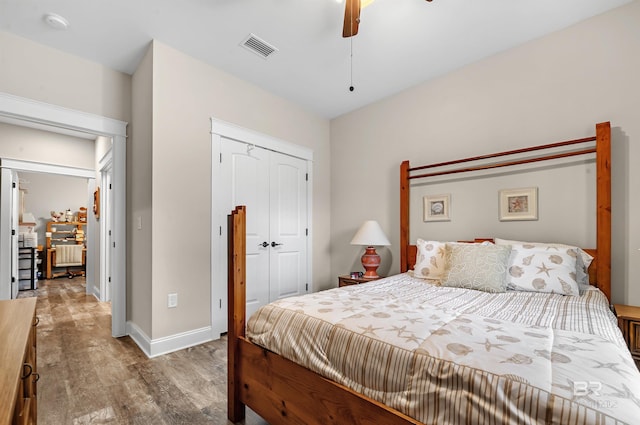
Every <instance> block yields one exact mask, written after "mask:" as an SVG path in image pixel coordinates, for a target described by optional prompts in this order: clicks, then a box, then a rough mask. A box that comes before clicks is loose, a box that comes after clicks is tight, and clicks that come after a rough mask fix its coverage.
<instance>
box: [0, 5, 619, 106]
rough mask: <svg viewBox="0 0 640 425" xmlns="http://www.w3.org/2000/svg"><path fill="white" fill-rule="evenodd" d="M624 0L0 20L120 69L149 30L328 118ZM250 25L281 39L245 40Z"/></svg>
mask: <svg viewBox="0 0 640 425" xmlns="http://www.w3.org/2000/svg"><path fill="white" fill-rule="evenodd" d="M630 1H631V0H535V1H533V0H434V1H433V2H431V3H428V2H426V1H424V0H376V1H375V2H374V3H373V4H372V5H370V6H369V7H367V8H365V9H363V11H362V15H361V24H360V33H359V34H358V35H357V36H355V37H354V38H353V39H344V38H342V36H341V34H342V20H343V14H344V0H343V1H342V2H338V1H337V0H83V1H79V0H47V1H42V0H0V30H3V31H7V32H11V33H14V34H16V35H18V36H21V37H24V38H28V39H31V40H34V41H36V42H38V43H42V44H45V45H49V46H51V47H54V48H56V49H59V50H62V51H66V52H69V53H72V54H75V55H77V56H81V57H83V58H86V59H89V60H91V61H95V62H99V63H101V64H104V65H105V66H107V67H109V68H113V69H116V70H119V71H122V72H126V73H129V74H132V73H133V72H134V71H135V69H136V67H137V65H138V63H139V61H140V59H141V58H142V55H143V54H144V52H145V51H146V49H147V46H148V45H149V42H150V41H151V40H152V39H157V40H159V41H160V42H162V43H164V44H166V45H169V46H172V47H174V48H176V49H178V50H180V51H182V52H184V53H186V54H188V55H190V56H193V57H195V58H198V59H200V60H202V61H204V62H206V63H209V64H211V65H214V66H216V67H218V68H220V69H223V70H226V71H227V72H229V73H231V74H234V75H236V76H238V77H239V78H241V79H243V80H246V81H250V82H252V83H254V84H256V85H258V86H260V87H263V88H264V89H266V90H268V91H270V92H273V93H275V94H277V95H280V96H282V97H284V98H287V99H290V100H292V101H294V102H296V103H298V104H300V105H302V106H304V107H306V108H307V109H309V110H312V111H315V112H317V113H319V114H321V115H322V116H325V117H327V118H333V117H336V116H339V115H341V114H344V113H346V112H349V111H352V110H354V109H357V108H359V107H361V106H364V105H366V104H368V103H371V102H373V101H376V100H379V99H381V98H384V97H387V96H389V95H392V94H394V93H397V92H399V91H401V90H403V89H405V88H408V87H411V86H413V85H416V84H418V83H420V82H423V81H425V80H429V79H432V78H435V77H437V76H439V75H442V74H445V73H447V72H450V71H452V70H454V69H456V68H460V67H462V66H464V65H465V64H468V63H471V62H474V61H477V60H479V59H481V58H484V57H487V56H489V55H492V54H495V53H497V52H500V51H502V50H505V49H508V48H511V47H513V46H516V45H518V44H522V43H524V42H526V41H528V40H531V39H534V38H537V37H540V36H543V35H544V34H547V33H550V32H553V31H557V30H559V29H562V28H565V27H567V26H569V25H572V24H574V23H576V22H578V21H581V20H584V19H587V18H589V17H591V16H594V15H597V14H600V13H603V12H605V11H607V10H609V9H612V8H615V7H618V6H621V5H623V4H626V3H629V2H630ZM47 12H54V13H56V14H59V15H61V16H63V17H65V18H66V19H67V20H68V21H69V23H70V26H69V29H68V30H66V31H60V30H55V29H52V28H51V27H49V26H47V25H46V24H45V22H44V19H43V16H44V14H45V13H47ZM250 33H253V34H255V35H256V36H258V37H260V38H261V39H263V40H264V41H266V42H268V43H270V44H272V45H273V46H275V47H277V48H278V49H279V51H278V52H277V53H276V54H274V55H271V56H270V57H269V58H268V59H263V58H262V57H260V56H258V55H256V54H253V53H252V52H249V51H247V50H245V49H243V48H242V47H240V44H241V43H242V42H243V41H244V39H245V38H246V37H247V36H248V35H249V34H250ZM352 42H353V85H354V86H355V91H353V92H350V91H349V90H348V88H349V86H350V85H351V70H350V65H351V61H350V51H351V47H352V44H351V43H352Z"/></svg>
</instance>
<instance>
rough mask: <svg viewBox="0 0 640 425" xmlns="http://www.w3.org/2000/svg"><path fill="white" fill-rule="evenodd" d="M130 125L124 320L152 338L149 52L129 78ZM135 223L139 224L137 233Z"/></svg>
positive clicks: (151, 60)
mask: <svg viewBox="0 0 640 425" xmlns="http://www.w3.org/2000/svg"><path fill="white" fill-rule="evenodd" d="M131 97H132V108H131V109H132V111H131V118H132V124H131V125H130V126H129V133H130V134H131V138H132V140H133V142H130V143H127V210H128V211H127V253H128V256H127V257H128V258H127V262H128V268H127V319H128V320H129V321H131V322H133V323H135V324H136V325H137V326H138V327H139V328H140V329H141V330H142V331H143V332H144V333H145V334H146V335H147V336H149V337H151V334H152V316H151V297H152V294H153V292H154V288H153V282H152V275H151V253H152V241H151V219H152V215H151V208H152V204H151V178H152V163H151V155H152V150H153V149H152V125H153V51H152V50H151V48H149V49H148V51H147V53H146V54H145V56H144V58H143V59H142V61H141V62H140V65H138V69H137V70H136V72H135V73H134V75H133V78H132V96H131ZM138 221H140V223H141V224H142V226H141V228H140V229H138V225H137V224H138Z"/></svg>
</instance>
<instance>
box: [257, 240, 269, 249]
mask: <svg viewBox="0 0 640 425" xmlns="http://www.w3.org/2000/svg"><path fill="white" fill-rule="evenodd" d="M258 246H261V247H263V248H266V247H268V246H269V242H267V241H264V242H262V243H259V244H258Z"/></svg>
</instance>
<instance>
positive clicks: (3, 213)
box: [0, 168, 19, 300]
mask: <svg viewBox="0 0 640 425" xmlns="http://www.w3.org/2000/svg"><path fill="white" fill-rule="evenodd" d="M0 201H1V202H0V205H2V208H1V209H0V300H8V299H12V298H16V297H17V296H18V276H17V274H18V230H19V228H18V207H19V205H18V175H17V172H16V171H14V170H12V169H10V168H0Z"/></svg>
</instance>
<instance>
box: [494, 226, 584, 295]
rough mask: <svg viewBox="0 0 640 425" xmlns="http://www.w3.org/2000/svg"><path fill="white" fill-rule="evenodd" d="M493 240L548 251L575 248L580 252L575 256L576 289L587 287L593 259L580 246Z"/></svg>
mask: <svg viewBox="0 0 640 425" xmlns="http://www.w3.org/2000/svg"><path fill="white" fill-rule="evenodd" d="M494 242H495V244H496V245H535V246H536V247H539V248H546V249H547V250H548V251H550V252H551V251H558V250H562V249H567V250H575V252H577V253H578V254H580V255H577V256H576V282H578V289H579V290H580V292H582V291H585V290H587V289H589V265H590V264H591V262H592V261H593V257H592V256H591V255H589V254H588V253H586V252H585V251H584V250H583V249H582V248H579V247H577V246H572V245H565V244H561V243H542V242H522V241H512V240H508V239H499V238H495V239H494ZM569 255H571V254H569Z"/></svg>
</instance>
